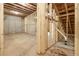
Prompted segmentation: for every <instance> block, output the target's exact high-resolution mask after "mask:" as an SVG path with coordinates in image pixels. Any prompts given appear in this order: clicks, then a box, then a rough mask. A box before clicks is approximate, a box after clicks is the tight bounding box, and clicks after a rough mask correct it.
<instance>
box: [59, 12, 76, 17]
mask: <svg viewBox="0 0 79 59" xmlns="http://www.w3.org/2000/svg"><path fill="white" fill-rule="evenodd" d="M74 14H75V13H74V12H72V13H68V14H63V15H59V17H64V16H67V15H68V16H69V15H74Z"/></svg>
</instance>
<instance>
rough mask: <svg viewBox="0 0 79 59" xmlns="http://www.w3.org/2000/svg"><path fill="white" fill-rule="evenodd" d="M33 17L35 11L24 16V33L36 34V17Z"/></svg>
mask: <svg viewBox="0 0 79 59" xmlns="http://www.w3.org/2000/svg"><path fill="white" fill-rule="evenodd" d="M35 17H36V12H34V13H33V14H31V15H29V16H27V17H25V32H26V33H29V34H33V35H35V34H36V22H37V19H36V18H35Z"/></svg>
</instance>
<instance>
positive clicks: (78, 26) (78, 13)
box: [75, 3, 79, 56]
mask: <svg viewBox="0 0 79 59" xmlns="http://www.w3.org/2000/svg"><path fill="white" fill-rule="evenodd" d="M75 55H76V56H79V3H78V4H75Z"/></svg>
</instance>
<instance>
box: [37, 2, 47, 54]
mask: <svg viewBox="0 0 79 59" xmlns="http://www.w3.org/2000/svg"><path fill="white" fill-rule="evenodd" d="M46 10H47V3H38V4H37V53H38V54H44V53H45V52H46V49H47V47H48V25H47V24H48V19H46V14H47V13H46V12H47V11H46Z"/></svg>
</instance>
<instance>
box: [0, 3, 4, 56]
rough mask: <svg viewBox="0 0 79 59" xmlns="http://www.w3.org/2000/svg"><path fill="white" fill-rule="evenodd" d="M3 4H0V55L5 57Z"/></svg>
mask: <svg viewBox="0 0 79 59" xmlns="http://www.w3.org/2000/svg"><path fill="white" fill-rule="evenodd" d="M3 11H4V10H3V4H0V55H3V48H4V35H3V34H4V17H3V16H4V15H3V14H4V13H3Z"/></svg>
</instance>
